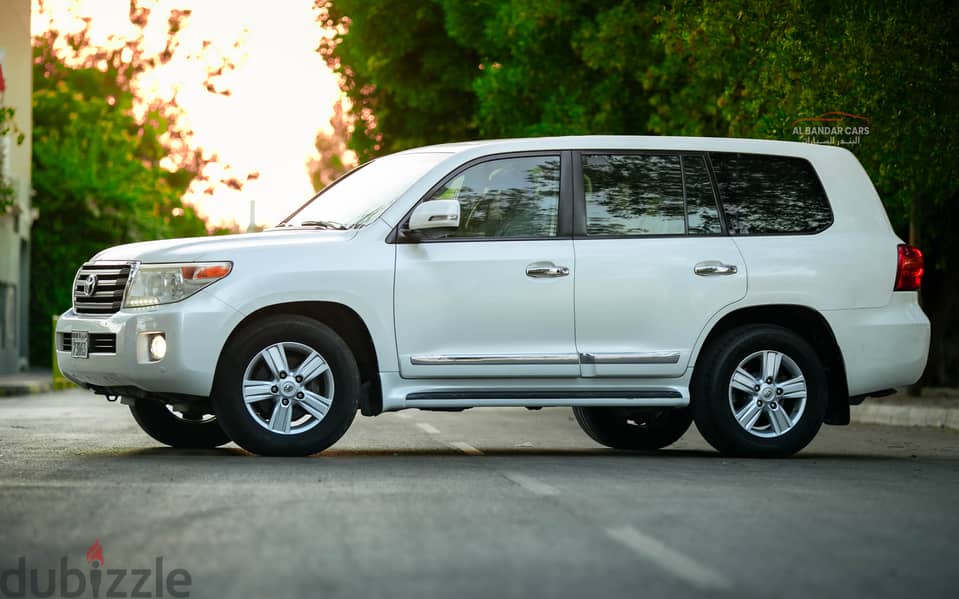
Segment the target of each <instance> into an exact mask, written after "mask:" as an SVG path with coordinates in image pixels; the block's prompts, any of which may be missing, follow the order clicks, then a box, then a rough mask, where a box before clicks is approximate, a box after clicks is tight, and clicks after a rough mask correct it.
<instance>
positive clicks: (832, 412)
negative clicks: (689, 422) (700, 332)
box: [692, 304, 849, 424]
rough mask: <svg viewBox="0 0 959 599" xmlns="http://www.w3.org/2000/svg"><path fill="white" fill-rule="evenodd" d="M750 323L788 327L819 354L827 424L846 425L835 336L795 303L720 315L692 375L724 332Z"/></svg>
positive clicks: (845, 397) (841, 365) (823, 322)
mask: <svg viewBox="0 0 959 599" xmlns="http://www.w3.org/2000/svg"><path fill="white" fill-rule="evenodd" d="M751 324H772V325H778V326H781V327H783V328H787V329H789V330H791V331H793V332H794V333H796V334H798V335H799V336H800V337H802V338H803V339H805V340H806V341H807V342H808V343H809V344H810V345H812V346H813V348H814V349H815V350H816V353H818V354H819V357H820V359H822V361H823V366H824V367H825V371H826V379H827V381H828V385H829V404H828V407H827V409H826V420H825V421H826V423H827V424H849V389H848V384H847V381H846V366H845V362H844V360H843V357H842V351H841V350H840V349H839V344H838V343H837V342H836V336H835V335H834V334H833V331H832V328H831V327H830V326H829V323H828V322H827V321H826V319H825V317H823V315H822V314H820V313H819V311H817V310H816V309H814V308H810V307H809V306H803V305H798V304H766V305H760V306H747V307H742V308H739V309H737V310H733V311H732V312H729V313H727V314H725V315H723V316H722V317H721V318H720V319H719V320H717V321H716V322H715V323H714V324H713V325H712V327H711V328H710V329H709V332H708V334H706V336H705V338H704V339H703V341H702V343H700V344H699V347H698V348H697V350H696V352H695V353H694V354H693V361H692V366H693V372H694V374H695V368H696V362H697V361H698V358H699V354H700V353H702V352H703V351H704V350H705V348H707V347H708V346H709V344H710V343H711V342H712V341H713V340H715V339H716V338H717V337H719V336H720V335H722V334H723V333H725V332H726V331H729V330H732V329H734V328H737V327H740V326H744V325H751Z"/></svg>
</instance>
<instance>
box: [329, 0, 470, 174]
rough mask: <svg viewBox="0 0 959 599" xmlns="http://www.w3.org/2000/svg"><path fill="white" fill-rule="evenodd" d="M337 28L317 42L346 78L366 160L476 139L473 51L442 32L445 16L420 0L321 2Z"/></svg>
mask: <svg viewBox="0 0 959 599" xmlns="http://www.w3.org/2000/svg"><path fill="white" fill-rule="evenodd" d="M317 6H318V7H319V9H320V21H321V23H322V24H323V25H324V26H325V27H327V28H329V29H336V30H338V31H339V32H341V33H338V34H337V35H335V36H334V37H332V38H329V39H325V40H324V42H323V44H322V45H321V46H320V51H321V53H322V54H323V55H324V56H325V57H326V58H327V61H328V62H329V64H330V66H331V67H332V68H333V70H334V71H335V72H336V73H338V74H339V75H340V76H341V77H342V81H343V91H344V93H345V94H346V96H347V97H348V98H349V100H350V103H351V104H352V111H353V116H354V118H355V129H354V132H353V135H352V136H351V138H350V143H349V146H350V149H352V150H354V151H355V152H356V154H357V156H358V158H359V160H360V162H365V161H367V160H369V159H370V158H373V157H375V156H379V155H381V154H385V153H390V152H395V151H398V150H402V149H404V148H409V147H412V146H421V145H426V144H431V143H437V142H444V141H456V140H463V139H470V138H474V137H476V122H475V117H474V114H473V113H474V104H475V96H474V95H473V91H472V82H473V74H474V72H475V71H476V70H477V68H478V65H479V55H478V54H477V53H476V51H474V50H471V49H468V48H464V47H463V46H461V45H459V44H458V43H456V42H455V41H453V40H452V39H451V38H450V37H449V36H448V35H446V34H445V29H444V23H443V13H442V11H441V10H439V7H438V6H437V5H436V4H434V3H433V2H430V1H427V2H422V1H420V0H337V1H336V2H333V1H330V0H317Z"/></svg>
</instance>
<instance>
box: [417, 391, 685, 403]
mask: <svg viewBox="0 0 959 599" xmlns="http://www.w3.org/2000/svg"><path fill="white" fill-rule="evenodd" d="M686 404H687V400H686V399H685V398H684V397H683V394H682V393H680V392H679V391H677V390H676V389H622V390H621V389H610V390H595V391H582V390H570V389H557V390H555V391H551V390H536V391H529V390H523V389H517V390H508V389H504V390H498V391H489V390H486V389H475V390H473V389H458V390H455V391H424V392H419V393H410V394H409V395H407V396H406V407H408V408H420V407H422V408H430V407H446V408H460V407H481V406H489V407H513V406H516V407H527V406H538V407H544V406H590V405H593V406H617V405H618V406H629V405H634V406H635V405H646V406H684V405H686Z"/></svg>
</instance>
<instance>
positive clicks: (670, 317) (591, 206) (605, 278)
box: [573, 151, 746, 377]
mask: <svg viewBox="0 0 959 599" xmlns="http://www.w3.org/2000/svg"><path fill="white" fill-rule="evenodd" d="M573 163H574V171H573V172H574V195H575V202H574V207H575V212H574V233H575V236H574V251H575V255H576V290H575V303H576V346H577V350H578V352H579V354H580V360H581V362H582V365H581V373H582V376H586V377H646V376H657V377H659V376H662V377H671V376H680V375H682V374H683V372H684V371H685V370H686V367H687V365H688V362H689V358H690V355H691V353H692V349H693V346H694V345H695V343H696V339H697V338H698V337H699V335H700V332H701V331H702V330H703V328H704V327H705V326H706V323H707V322H708V321H709V319H710V318H711V317H712V316H713V315H714V314H716V313H717V312H718V311H720V310H721V309H722V308H723V307H725V306H727V305H729V304H731V303H734V302H736V301H738V300H740V299H742V298H743V297H744V296H745V295H746V270H745V265H744V261H743V258H742V256H741V255H740V253H739V250H738V249H737V247H736V245H735V244H734V243H733V241H732V240H731V239H730V238H729V237H728V236H726V234H725V230H724V228H723V224H722V219H721V218H720V215H719V210H718V208H717V203H716V198H715V194H714V191H713V185H712V183H711V180H710V173H709V170H708V167H707V164H706V160H705V157H704V156H703V155H701V154H698V153H642V152H623V151H615V152H603V151H596V152H585V151H584V152H581V153H578V154H574V156H573Z"/></svg>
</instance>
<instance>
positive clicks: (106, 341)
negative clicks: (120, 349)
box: [57, 333, 117, 354]
mask: <svg viewBox="0 0 959 599" xmlns="http://www.w3.org/2000/svg"><path fill="white" fill-rule="evenodd" d="M57 338H58V340H59V343H57V345H58V347H57V349H59V350H60V351H71V350H72V349H73V338H72V337H71V336H70V333H57ZM90 353H91V354H115V353H117V336H116V335H114V334H113V333H90Z"/></svg>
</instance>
